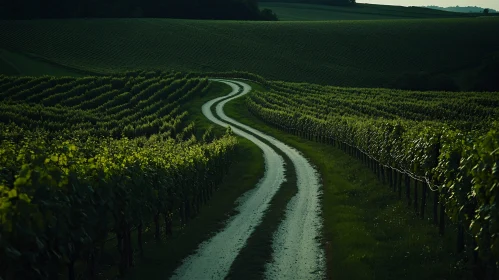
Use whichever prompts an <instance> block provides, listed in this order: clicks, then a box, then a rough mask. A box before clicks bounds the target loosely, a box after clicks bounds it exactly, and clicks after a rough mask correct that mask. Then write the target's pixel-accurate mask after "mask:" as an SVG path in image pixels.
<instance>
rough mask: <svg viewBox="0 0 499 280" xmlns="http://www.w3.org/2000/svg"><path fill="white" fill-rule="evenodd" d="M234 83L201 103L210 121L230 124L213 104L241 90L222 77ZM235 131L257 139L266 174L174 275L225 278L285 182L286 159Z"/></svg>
mask: <svg viewBox="0 0 499 280" xmlns="http://www.w3.org/2000/svg"><path fill="white" fill-rule="evenodd" d="M221 82H223V83H226V84H228V85H229V86H231V87H232V92H231V93H230V94H229V95H227V96H224V97H219V98H215V99H213V100H211V101H209V102H207V103H205V104H204V105H203V106H202V112H203V114H204V115H205V116H206V118H208V119H209V120H210V121H212V122H214V123H216V124H218V125H221V126H223V127H228V126H229V124H227V123H225V122H223V121H221V120H219V119H218V118H216V117H215V116H214V115H213V114H212V112H211V107H212V106H213V104H215V103H216V102H218V101H220V100H222V99H224V98H227V97H230V96H234V95H236V94H238V93H239V89H240V87H239V86H238V85H236V84H234V83H231V82H228V81H221ZM232 130H233V131H234V133H236V134H238V135H240V136H242V137H244V138H247V139H248V140H250V141H252V142H253V143H255V144H256V145H257V146H258V147H259V148H260V149H261V150H262V151H263V157H264V160H265V173H264V177H263V178H262V179H261V180H260V182H259V183H258V185H257V186H256V187H255V188H254V189H253V190H251V191H249V192H247V193H246V194H245V195H243V197H242V198H241V199H240V200H239V206H238V208H237V210H238V214H236V215H235V216H234V217H232V218H231V219H230V220H229V221H228V222H227V224H226V226H225V228H224V229H223V230H222V231H220V232H218V233H217V234H215V235H214V236H213V237H212V238H210V239H209V240H207V241H205V242H203V243H202V244H201V245H200V246H199V248H198V250H197V251H196V253H194V254H193V255H191V256H189V257H187V258H186V259H185V260H184V261H183V263H182V265H181V266H180V267H178V268H177V269H176V270H175V272H174V274H173V276H172V278H171V279H189V280H191V279H192V280H194V279H203V280H205V279H224V278H225V277H226V276H227V274H228V272H229V269H230V266H231V265H232V263H233V262H234V260H235V258H236V256H237V255H238V254H239V251H240V250H241V249H242V247H243V246H244V245H245V244H246V241H247V239H248V238H249V236H250V235H251V233H252V232H253V231H254V229H255V227H256V226H257V225H258V224H259V223H260V221H261V219H262V217H263V214H264V213H265V210H267V208H268V206H269V203H270V201H271V200H272V197H273V196H274V195H275V193H276V192H277V190H278V189H279V187H280V186H281V184H282V183H283V182H284V160H283V159H282V157H281V156H279V155H278V154H277V153H276V152H275V151H274V150H273V149H272V148H271V147H269V146H268V145H267V144H265V143H263V142H262V141H260V140H259V139H258V138H256V137H254V136H253V135H251V134H248V133H246V132H244V131H243V130H240V129H238V128H235V127H232Z"/></svg>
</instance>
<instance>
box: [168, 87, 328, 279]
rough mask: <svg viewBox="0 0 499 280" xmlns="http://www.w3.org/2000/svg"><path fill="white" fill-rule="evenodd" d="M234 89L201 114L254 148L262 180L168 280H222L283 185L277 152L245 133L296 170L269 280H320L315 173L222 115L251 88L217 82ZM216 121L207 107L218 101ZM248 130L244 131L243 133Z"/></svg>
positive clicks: (296, 155) (289, 151)
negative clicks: (261, 167)
mask: <svg viewBox="0 0 499 280" xmlns="http://www.w3.org/2000/svg"><path fill="white" fill-rule="evenodd" d="M215 81H219V82H223V83H226V84H228V85H229V86H231V87H232V92H231V93H230V94H229V95H227V96H225V97H220V98H216V99H214V100H211V101H209V102H207V103H206V104H204V105H203V108H202V110H203V114H204V115H205V116H206V117H207V118H208V119H209V120H211V121H212V122H214V123H216V124H219V125H221V126H224V127H227V126H229V124H228V123H230V124H233V125H236V126H237V127H240V128H241V129H239V128H237V127H234V126H231V127H232V130H233V131H234V132H235V133H236V134H238V135H241V136H242V137H245V138H247V139H249V140H250V141H252V142H254V143H255V144H256V145H258V146H259V147H260V148H261V149H262V151H263V153H264V158H265V166H266V171H265V175H264V178H263V179H262V180H261V181H260V183H259V184H258V186H257V187H256V188H255V190H253V191H251V192H249V193H248V194H247V195H245V197H244V199H243V200H242V202H241V205H240V206H239V211H240V213H239V214H237V215H236V216H235V217H234V218H233V219H231V220H230V221H229V222H228V223H227V226H226V227H225V228H224V229H223V230H222V231H221V232H219V233H217V234H216V235H215V236H214V237H213V238H211V239H210V240H208V241H206V242H204V243H203V244H201V246H200V247H199V249H198V251H197V252H196V253H195V254H194V255H192V256H190V257H188V258H187V259H186V260H184V263H183V264H182V266H180V267H179V268H178V269H177V270H176V272H175V275H174V277H173V278H172V279H223V278H225V277H226V275H227V273H228V271H229V268H230V266H231V264H232V262H233V261H234V259H235V257H236V256H237V254H238V253H239V251H240V249H241V248H242V247H243V246H244V244H245V242H246V240H247V239H248V237H249V236H250V234H251V233H252V232H253V230H254V228H255V226H256V225H258V223H259V222H260V220H261V218H262V216H263V214H264V211H265V210H266V209H267V207H268V205H269V201H270V200H271V199H272V197H273V196H274V194H275V193H276V191H277V189H278V188H279V186H280V185H281V183H282V182H283V180H284V167H283V164H284V162H283V160H282V158H281V157H280V156H279V155H278V154H277V153H275V151H274V150H273V149H272V148H271V147H269V146H268V145H266V144H265V143H263V142H262V141H260V140H259V139H258V138H256V137H254V136H253V135H251V134H248V133H247V132H251V133H252V134H254V135H257V136H258V137H260V138H262V139H265V140H266V141H267V142H269V143H271V144H272V145H273V146H274V147H276V148H277V149H279V150H281V151H282V152H283V153H284V154H285V155H286V156H287V157H289V158H290V160H291V161H292V163H293V165H294V166H295V169H296V173H297V174H296V175H297V179H298V194H297V195H296V196H295V197H293V198H292V199H291V201H290V202H289V204H288V207H287V209H286V217H285V219H284V220H283V221H282V222H281V224H280V225H279V228H278V230H277V232H276V233H275V235H274V238H273V240H272V248H273V250H274V253H273V255H272V258H273V261H272V262H270V263H268V264H267V266H266V271H265V276H266V278H267V279H272V280H274V279H300V280H302V279H323V278H324V277H325V257H324V251H323V249H322V248H321V245H320V234H321V227H322V219H321V217H320V210H321V208H320V199H319V195H320V182H319V176H318V174H317V171H316V170H315V169H314V168H313V167H312V165H311V164H310V163H309V162H308V161H307V159H305V158H304V157H303V155H302V154H301V153H300V152H298V151H297V150H296V149H294V148H291V147H289V146H287V145H286V144H284V143H282V142H280V141H278V140H277V139H275V138H273V137H271V136H269V135H266V134H264V133H262V132H260V131H258V130H256V129H253V128H251V127H249V126H247V125H244V124H241V123H239V122H237V121H236V120H234V119H232V118H230V117H228V116H227V115H225V113H224V111H223V107H224V105H225V104H226V103H227V102H230V101H231V100H233V99H235V98H239V97H241V96H244V95H245V94H247V93H248V92H250V91H251V87H250V86H249V85H248V84H246V83H243V82H235V81H228V80H215ZM220 100H223V101H221V102H220V103H218V104H217V106H216V115H217V116H218V118H217V117H215V116H214V115H213V114H212V112H211V110H210V108H211V107H212V106H213V104H215V103H216V102H218V101H220ZM245 131H247V132H245Z"/></svg>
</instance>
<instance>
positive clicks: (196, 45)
mask: <svg viewBox="0 0 499 280" xmlns="http://www.w3.org/2000/svg"><path fill="white" fill-rule="evenodd" d="M436 13H440V12H438V11H436ZM498 30H499V20H498V19H497V18H461V19H459V18H458V19H424V20H421V19H413V20H411V19H401V20H370V21H330V22H326V21H322V22H271V23H270V22H242V21H241V22H227V21H224V22H220V21H187V20H173V19H98V20H97V19H96V20H91V21H87V20H84V19H81V20H79V19H75V20H70V21H66V20H50V21H37V20H33V21H0V49H4V50H5V51H4V52H3V53H2V52H1V51H0V61H1V60H4V61H6V62H7V63H10V64H11V65H12V66H14V67H15V68H16V69H18V70H19V72H20V74H22V75H36V73H35V72H36V71H37V72H38V74H42V75H43V74H45V75H46V74H49V73H48V72H49V71H55V70H54V69H53V68H54V65H60V66H62V67H66V68H63V70H64V69H67V67H71V68H77V69H79V70H83V71H87V72H92V73H103V74H110V73H120V72H123V71H129V70H133V69H153V70H155V69H162V70H168V71H171V70H175V71H189V72H190V71H196V72H199V71H202V72H207V71H210V72H220V71H232V70H239V71H249V72H252V73H256V74H259V75H262V76H264V77H266V78H268V79H272V80H283V81H293V82H309V83H319V84H328V85H336V86H349V87H396V85H394V82H395V81H397V79H399V78H400V77H401V76H402V74H407V73H409V74H414V75H416V74H418V73H420V72H425V73H427V74H431V76H430V77H433V76H434V75H443V76H445V77H446V76H450V77H451V78H453V79H455V80H456V83H457V84H458V86H459V87H460V88H464V89H466V88H470V87H472V86H474V82H475V81H476V80H477V77H476V75H475V74H476V71H478V70H479V69H480V67H481V65H482V64H484V63H487V62H488V61H491V60H492V59H493V58H494V57H497V49H498V48H497V46H498V44H499V41H498V38H497V36H484V35H482V34H497V33H499V31H498ZM477 31H480V32H477ZM130 37H132V38H134V39H133V40H128V38H130ZM387 42H390V43H387ZM429 42H431V43H429ZM456 42H457V43H456ZM54 46H57V47H54ZM101 46H106V47H105V48H103V47H101ZM165 50H168V51H165ZM22 56H26V57H25V58H24V59H21V58H22ZM221 56H225V57H227V59H220V57H221ZM123 57H127V59H123ZM30 60H31V61H32V63H29V61H30ZM40 62H48V63H46V65H45V66H43V67H42V65H40ZM3 64H5V63H3ZM51 67H52V68H51ZM7 70H8V71H9V72H12V69H10V70H9V69H7ZM7 70H6V71H7ZM0 71H1V69H0ZM24 72H26V73H24ZM68 72H71V71H70V69H69V70H68ZM0 74H2V73H1V72H0ZM3 74H5V73H3ZM433 74H434V75H433ZM54 75H55V73H54ZM463 77H464V78H463ZM447 78H448V77H447ZM424 80H427V79H424ZM424 80H423V81H424ZM416 84H418V83H416ZM396 88H398V87H396Z"/></svg>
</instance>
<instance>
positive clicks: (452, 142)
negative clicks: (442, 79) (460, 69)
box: [246, 82, 499, 267]
mask: <svg viewBox="0 0 499 280" xmlns="http://www.w3.org/2000/svg"><path fill="white" fill-rule="evenodd" d="M498 96H499V95H498V94H497V93H486V92H481V93H479V92H477V93H471V92H463V93H452V95H451V94H450V93H447V92H414V91H412V92H411V91H397V90H385V89H351V88H348V89H346V88H336V87H326V86H318V85H310V84H292V83H284V82H272V83H270V90H269V91H268V92H255V93H252V94H251V95H250V96H249V97H248V98H247V100H246V104H247V106H248V108H249V110H250V111H251V112H252V113H253V114H254V115H256V116H258V117H260V118H262V119H263V120H265V121H266V122H267V123H269V124H272V125H275V126H277V127H279V128H281V129H283V130H286V131H289V132H292V133H297V134H298V135H301V136H304V137H307V138H310V139H314V140H317V141H323V142H331V141H338V142H340V143H345V144H346V145H349V146H352V147H355V148H357V149H359V150H361V151H363V152H364V153H366V154H367V155H368V156H370V157H371V158H373V159H375V160H376V161H378V162H379V163H381V164H383V165H387V166H390V167H392V168H396V169H397V170H400V171H403V172H407V173H409V174H411V176H414V177H417V178H421V179H422V180H425V182H429V183H430V184H431V185H432V186H433V188H435V189H438V190H439V191H440V194H441V195H440V196H441V202H442V203H444V205H445V210H446V213H447V214H448V216H449V217H450V218H451V220H452V221H454V222H455V223H458V224H460V225H463V226H464V228H465V229H466V230H467V231H468V232H469V233H471V234H472V235H473V237H474V239H475V241H476V248H475V249H476V250H477V251H478V252H479V255H480V258H481V259H482V260H483V261H484V262H485V263H488V264H490V265H491V266H492V265H495V266H497V267H499V262H498V261H499V254H498V253H499V238H498V234H499V224H498V222H499V220H498V215H499V211H498V209H497V206H498V204H497V203H498V199H499V184H498V178H499V177H498V176H499V175H498V174H499V171H498V170H499V169H498V168H499V161H498V160H499V123H498V122H494V120H495V119H497V118H498V117H499V109H498V108H496V107H494V106H493V105H490V104H497V101H498V99H499V97H498ZM324 139H327V141H324Z"/></svg>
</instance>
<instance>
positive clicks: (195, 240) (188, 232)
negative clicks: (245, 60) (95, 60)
mask: <svg viewBox="0 0 499 280" xmlns="http://www.w3.org/2000/svg"><path fill="white" fill-rule="evenodd" d="M211 87H212V88H211V89H210V91H209V92H208V93H207V94H206V95H205V96H202V97H197V98H195V99H193V100H192V101H191V102H189V106H188V108H187V109H188V111H189V113H190V116H189V120H190V121H195V122H196V127H197V128H198V129H199V131H202V130H204V129H206V128H207V127H209V126H210V125H211V123H210V122H209V121H208V120H207V119H206V118H205V117H204V116H203V114H202V112H201V105H202V104H204V103H205V102H206V101H208V100H210V99H212V98H214V97H217V96H221V95H223V94H227V93H228V92H229V91H230V88H229V87H228V86H226V85H222V84H219V83H213V84H212V86H211ZM223 131H225V130H224V129H223V128H215V132H216V133H217V134H220V133H223ZM239 141H240V145H239V148H238V150H237V154H236V156H235V157H236V159H238V160H237V161H236V162H235V163H234V164H233V166H232V167H231V168H230V171H229V173H228V174H227V175H226V177H225V178H224V181H223V183H222V184H221V185H220V186H219V188H218V189H217V191H216V192H215V194H214V195H213V197H212V199H211V200H210V201H209V202H208V203H207V204H206V205H204V206H203V207H202V209H201V212H200V214H199V215H198V216H197V217H196V218H195V219H193V220H191V221H190V222H189V224H188V225H186V226H185V228H183V229H182V230H180V231H177V232H176V233H175V234H174V236H173V237H171V238H170V239H168V240H166V241H163V242H162V243H159V244H158V243H156V242H154V241H153V240H152V239H151V240H149V241H150V242H148V243H147V244H146V245H145V246H144V257H143V258H141V259H140V261H139V263H138V265H137V266H136V267H135V268H133V269H132V270H131V271H130V272H129V274H128V275H127V279H167V278H169V277H170V276H171V274H172V273H173V271H174V270H175V269H176V268H177V267H178V266H179V265H180V263H181V261H182V260H183V259H184V258H185V257H187V256H189V255H190V254H192V253H194V251H195V250H196V249H197V247H198V245H199V244H200V243H201V242H203V241H205V240H206V239H208V238H210V237H211V236H212V234H213V233H215V232H217V231H219V230H220V229H222V228H223V227H224V225H225V221H226V220H227V219H228V218H229V217H230V216H232V215H234V214H235V207H236V206H237V203H236V200H237V199H238V198H239V197H240V196H241V195H242V194H244V193H245V192H247V191H248V190H251V189H252V188H253V187H254V186H255V185H256V184H257V183H258V181H259V180H260V179H261V178H262V177H263V173H264V170H265V167H264V161H263V157H262V152H261V151H260V149H259V148H258V147H257V146H256V145H255V144H253V143H252V142H250V141H248V140H246V139H244V138H239Z"/></svg>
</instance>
